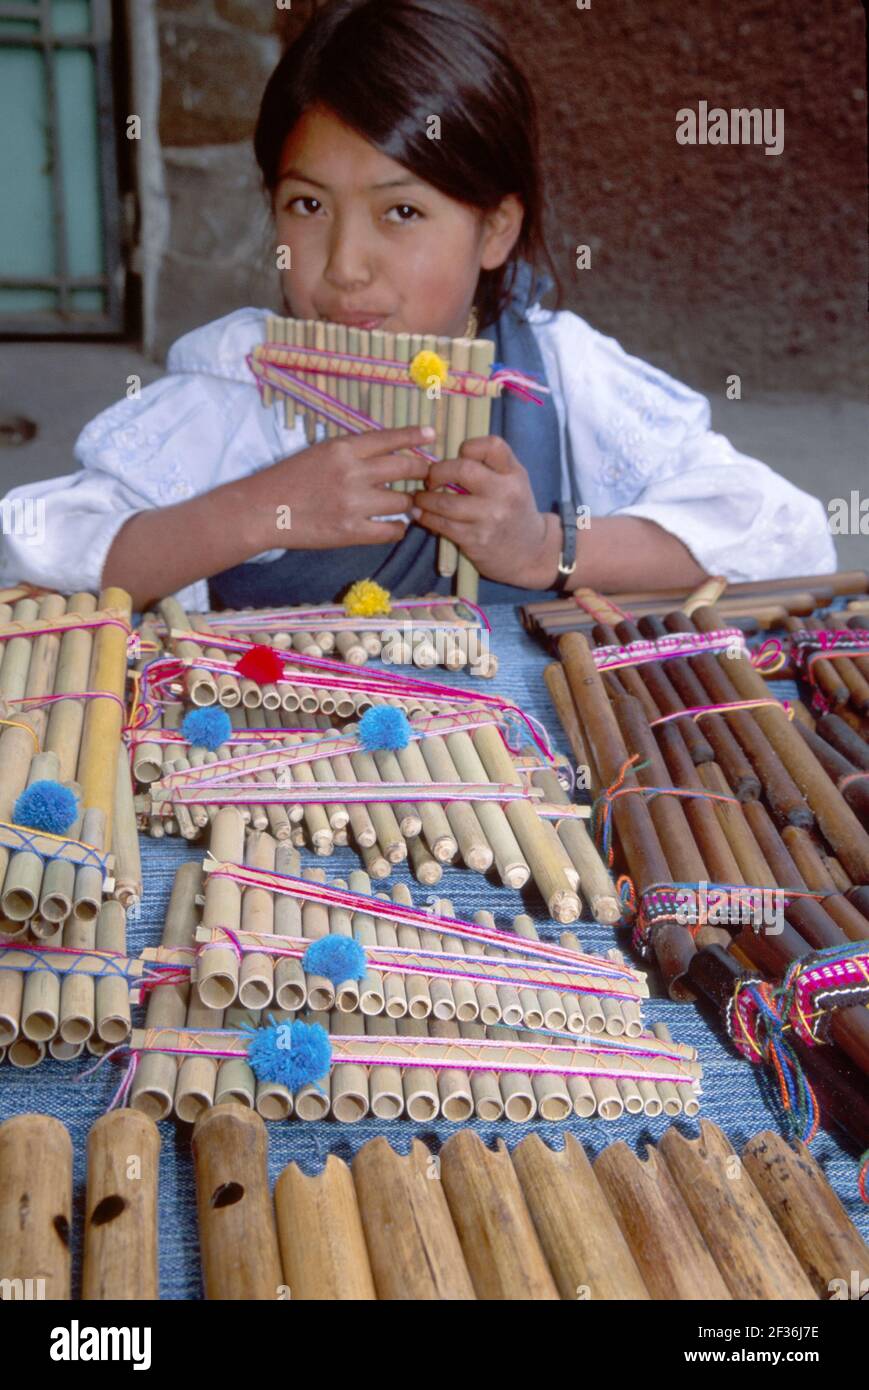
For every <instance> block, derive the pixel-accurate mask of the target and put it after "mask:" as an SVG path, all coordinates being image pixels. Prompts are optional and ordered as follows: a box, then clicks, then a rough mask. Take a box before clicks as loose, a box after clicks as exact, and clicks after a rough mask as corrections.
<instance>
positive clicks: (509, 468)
mask: <svg viewBox="0 0 869 1390" xmlns="http://www.w3.org/2000/svg"><path fill="white" fill-rule="evenodd" d="M459 456H460V457H461V458H465V459H477V460H478V462H480V463H483V464H485V465H486V467H487V468H491V470H492V471H493V472H494V473H512V472H513V471H514V469H516V468H517V467H519V468H521V467H522V465H521V464H520V463H519V460H518V459H517V457H516V455H515V454H514V453H513V450H512V449H511V448H510V445H509V444H508V443H507V441H506V439H502V438H501V436H500V435H498V434H487V435H483V437H482V438H480V439H466V440H465V442H464V444H463V445H462V447H461V449H460V450H459Z"/></svg>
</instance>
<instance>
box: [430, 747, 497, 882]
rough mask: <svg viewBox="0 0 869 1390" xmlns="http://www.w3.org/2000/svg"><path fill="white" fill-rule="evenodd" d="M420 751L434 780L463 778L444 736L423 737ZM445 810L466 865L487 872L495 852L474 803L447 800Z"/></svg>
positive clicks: (476, 870) (442, 780)
mask: <svg viewBox="0 0 869 1390" xmlns="http://www.w3.org/2000/svg"><path fill="white" fill-rule="evenodd" d="M420 751H421V752H422V756H423V758H424V760H425V763H426V766H427V767H428V770H429V774H430V776H431V779H432V781H433V782H453V783H458V782H461V780H462V778H461V776H460V775H459V773H458V771H457V769H456V766H455V763H454V762H453V759H452V755H451V753H450V750H449V748H448V746H447V743H446V741H445V740H444V739H443V738H441V737H439V736H437V735H428V736H427V737H426V738H424V739H421V740H420ZM444 814H445V815H446V818H447V820H448V822H449V825H450V829H451V830H452V832H453V835H454V837H455V840H456V843H457V845H458V847H459V852H460V854H461V856H462V860H463V861H464V863H465V865H466V866H467V867H468V868H469V869H473V870H474V872H475V873H486V872H487V871H488V870H489V869H490V868H491V867H492V864H493V862H494V858H495V855H494V851H493V850H492V847H491V845H490V844H489V842H488V840H487V839H486V835H485V832H484V830H483V827H482V825H481V824H480V820H479V817H478V816H477V814H476V812H475V810H474V808H473V806H472V805H471V804H470V803H469V802H463V801H455V802H446V803H445V804H444Z"/></svg>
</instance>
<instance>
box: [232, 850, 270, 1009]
mask: <svg viewBox="0 0 869 1390" xmlns="http://www.w3.org/2000/svg"><path fill="white" fill-rule="evenodd" d="M276 848H277V846H276V842H275V840H274V839H273V837H272V836H271V835H269V834H268V832H267V831H264V830H263V831H253V832H251V834H250V835H248V837H247V842H246V844H245V851H244V862H245V864H246V865H247V866H248V868H253V869H262V870H263V871H265V872H267V873H272V872H274V869H275V851H276ZM274 909H275V895H274V893H271V892H269V891H268V890H267V889H265V888H253V887H249V888H245V889H244V890H243V893H242V900H241V929H242V931H243V932H257V933H260V932H265V933H267V934H269V935H271V934H273V933H274V927H275V912H274ZM274 976H275V967H274V960H273V958H272V957H271V956H269V955H267V954H265V953H264V952H261V951H251V952H248V953H246V954H245V955H244V957H243V958H242V962H241V965H240V967H239V974H238V1000H239V1003H240V1004H241V1005H242V1007H243V1008H245V1009H264V1008H266V1007H267V1005H269V1004H271V1002H272V997H273V994H274Z"/></svg>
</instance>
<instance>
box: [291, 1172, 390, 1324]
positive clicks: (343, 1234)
mask: <svg viewBox="0 0 869 1390" xmlns="http://www.w3.org/2000/svg"><path fill="white" fill-rule="evenodd" d="M275 1214H276V1217H277V1226H278V1239H279V1242H280V1248H281V1261H282V1264H283V1270H284V1282H285V1284H287V1285H288V1287H289V1289H290V1291H291V1297H292V1299H293V1301H294V1302H299V1301H301V1302H308V1301H312V1302H314V1301H321V1300H329V1301H333V1300H334V1301H341V1300H370V1299H375V1298H376V1297H377V1294H376V1292H375V1289H374V1278H373V1276H372V1273H371V1265H370V1262H369V1259H368V1251H367V1249H366V1245H365V1235H364V1233H363V1230H362V1217H361V1215H360V1212H359V1203H358V1201H357V1198H356V1189H355V1188H354V1186H353V1177H352V1174H351V1172H350V1169H349V1168H348V1166H347V1164H346V1163H343V1162H342V1161H341V1159H340V1158H336V1157H335V1155H334V1154H329V1155H328V1157H327V1159H326V1163H325V1166H324V1168H323V1171H322V1173H320V1174H318V1175H317V1176H316V1177H306V1176H305V1175H304V1174H303V1173H302V1172H301V1170H300V1169H299V1168H298V1167H297V1166H296V1164H295V1163H290V1164H288V1165H287V1167H286V1168H285V1169H284V1170H283V1172H282V1173H281V1175H280V1177H279V1178H278V1180H277V1183H276V1184H275Z"/></svg>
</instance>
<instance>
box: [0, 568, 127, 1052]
mask: <svg viewBox="0 0 869 1390" xmlns="http://www.w3.org/2000/svg"><path fill="white" fill-rule="evenodd" d="M106 610H110V611H112V612H113V613H116V614H118V615H119V616H120V617H121V618H122V619H124V620H126V621H127V622H129V619H130V598H129V595H127V594H126V593H125V592H124V591H123V590H120V589H106V590H104V591H103V592H102V593H101V594H100V595H99V598H97V597H95V596H94V595H93V594H88V593H77V594H73V595H71V596H70V597H69V598H65V597H63V596H62V595H60V594H53V593H48V594H43V595H42V596H41V597H39V598H35V597H33V598H31V597H21V598H19V599H18V600H17V601H16V602H15V603H14V604H12V605H10V604H4V603H0V632H2V630H3V628H4V626H7V625H10V624H15V623H18V624H21V626H22V627H29V626H31V625H32V624H33V623H35V622H38V621H44V622H46V623H48V624H51V623H53V622H56V621H59V620H68V619H69V618H75V617H81V618H85V619H86V618H88V617H91V616H92V615H93V614H94V613H96V612H97V611H100V612H101V611H106ZM126 670H127V641H126V635H125V633H124V632H123V630H122V628H120V627H117V626H111V625H110V626H105V627H100V628H93V629H89V628H76V627H75V626H68V627H66V628H65V630H63V631H62V632H60V633H50V632H45V633H41V634H38V635H36V636H31V637H23V636H22V637H18V636H8V637H7V638H6V639H5V640H0V706H2V709H0V714H2V717H3V718H4V719H6V720H9V721H13V722H11V723H6V724H0V821H6V822H11V821H12V813H13V807H14V805H15V801H16V799H17V797H18V796H19V794H20V793H21V792H22V791H23V790H24V789H25V787H27V786H29V785H30V784H31V783H33V782H36V781H39V780H42V779H50V780H53V781H58V782H60V783H61V784H63V785H64V786H67V787H70V788H71V789H73V790H74V791H75V792H76V793H77V794H78V796H79V807H80V814H79V817H78V819H77V821H76V822H75V824H74V825H73V826H72V827H71V828H70V830H69V832H68V834H69V836H70V838H73V839H81V840H83V841H84V842H85V843H87V844H90V845H93V846H95V847H96V848H97V849H99V850H100V851H106V852H109V853H110V855H111V865H112V880H113V881H112V884H111V886H112V892H113V896H112V898H111V899H109V900H108V901H106V902H104V901H103V893H104V884H103V881H102V876H101V874H100V872H99V870H98V869H96V868H95V867H93V866H92V865H89V864H86V863H85V864H81V865H76V864H74V863H71V862H70V861H68V860H66V861H65V860H63V859H45V858H43V857H42V856H41V855H39V854H37V853H35V852H32V851H31V850H28V849H14V848H9V847H6V846H0V946H7V947H12V948H17V947H19V946H26V945H27V944H28V943H32V942H36V943H38V944H39V945H41V946H45V945H51V944H54V945H57V946H62V947H66V948H69V947H74V948H81V949H92V948H94V947H95V946H96V947H98V948H100V949H108V950H120V951H123V950H124V945H125V912H126V909H127V908H129V907H130V906H132V905H134V904H135V903H137V902H138V900H139V898H140V897H141V891H142V879H141V863H140V857H139V843H138V832H137V827H136V818H135V809H134V803H133V788H132V782H131V779H130V775H129V769H128V765H127V759H126V758H125V756H124V755H123V753H122V746H121V733H122V725H123V722H124V711H123V708H122V707H121V705H120V704H119V703H118V701H119V700H120V701H123V700H124V698H125V682H126ZM92 690H99V691H105V692H106V693H107V694H109V695H111V696H114V697H116V698H113V699H105V700H88V699H77V698H74V697H75V695H78V694H80V693H81V692H86V691H92ZM63 695H69V696H70V698H69V699H55V700H54V701H53V702H52V703H49V704H45V705H38V704H33V705H31V704H21V703H20V702H21V701H22V700H34V701H36V700H39V699H45V698H48V697H51V696H63ZM29 731H32V733H31V732H29ZM117 986H118V982H117V981H116V980H113V981H109V980H102V981H99V982H95V981H94V980H93V979H92V978H91V979H88V978H86V977H84V976H76V977H73V976H70V977H69V978H66V979H64V980H63V982H62V983H61V981H60V980H59V979H58V978H57V977H56V976H52V975H50V974H49V973H48V972H41V971H40V972H36V973H33V974H27V975H25V974H22V973H19V972H17V971H14V970H3V971H0V1047H2V1048H5V1049H7V1051H8V1057H9V1060H10V1061H11V1062H12V1063H13V1065H16V1066H32V1065H34V1064H35V1063H36V1062H38V1061H40V1060H41V1059H42V1057H43V1056H45V1055H46V1052H47V1051H50V1052H51V1054H52V1055H53V1056H55V1057H60V1058H63V1057H70V1056H75V1055H77V1054H78V1052H80V1051H81V1049H82V1047H83V1046H84V1045H85V1043H86V1042H87V1041H88V1040H89V1039H90V1038H92V1037H97V1038H99V1037H102V1038H104V1039H105V1042H106V1045H109V1043H110V1042H111V1041H119V1040H120V1036H119V1035H120V1033H121V1031H123V1036H126V1035H127V1034H128V1032H129V1006H128V1004H127V1005H126V1006H125V1004H124V1001H123V999H122V998H121V995H120V993H119V991H118V987H117ZM124 1018H126V1023H125V1022H124Z"/></svg>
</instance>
